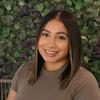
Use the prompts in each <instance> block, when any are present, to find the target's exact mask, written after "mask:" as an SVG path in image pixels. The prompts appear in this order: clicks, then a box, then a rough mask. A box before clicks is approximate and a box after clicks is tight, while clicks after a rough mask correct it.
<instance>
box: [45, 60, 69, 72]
mask: <svg viewBox="0 0 100 100" xmlns="http://www.w3.org/2000/svg"><path fill="white" fill-rule="evenodd" d="M65 63H66V64H68V61H63V62H57V63H56V62H55V63H48V62H45V63H44V67H45V68H46V70H48V71H55V70H57V69H59V68H61V67H62V66H63V65H64V64H65Z"/></svg>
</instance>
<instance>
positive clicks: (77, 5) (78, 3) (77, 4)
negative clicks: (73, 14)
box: [75, 1, 82, 10]
mask: <svg viewBox="0 0 100 100" xmlns="http://www.w3.org/2000/svg"><path fill="white" fill-rule="evenodd" d="M75 8H76V10H80V9H81V8H82V1H80V2H76V3H75Z"/></svg>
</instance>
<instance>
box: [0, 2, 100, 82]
mask: <svg viewBox="0 0 100 100" xmlns="http://www.w3.org/2000/svg"><path fill="white" fill-rule="evenodd" d="M57 8H59V9H62V8H64V9H66V10H68V11H70V12H72V13H73V14H75V16H76V17H77V21H78V24H79V27H80V31H81V38H82V46H83V59H84V62H83V65H84V66H85V67H86V68H87V69H89V70H90V71H91V72H92V73H93V74H94V75H95V77H96V79H97V80H98V82H99V84H100V1H99V0H0V78H4V79H7V78H12V77H13V75H14V73H15V71H16V70H17V68H18V67H20V66H21V64H23V63H25V62H27V61H28V60H32V56H33V54H34V44H35V35H36V30H37V29H38V25H39V22H40V19H41V18H42V17H43V16H44V15H46V14H47V13H48V12H49V11H50V10H52V9H57Z"/></svg>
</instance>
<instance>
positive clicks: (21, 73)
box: [7, 10, 100, 100]
mask: <svg viewBox="0 0 100 100" xmlns="http://www.w3.org/2000/svg"><path fill="white" fill-rule="evenodd" d="M37 33H38V34H37V41H36V49H35V57H34V61H30V62H28V63H26V64H24V65H22V66H21V67H20V68H19V69H18V71H17V72H16V74H15V76H14V79H13V81H12V84H11V89H10V92H9V95H8V99H7V100H100V91H99V87H98V84H97V81H96V79H95V78H94V76H93V75H92V74H91V73H90V72H89V71H87V70H86V69H84V68H82V67H81V66H80V64H81V38H80V31H79V28H78V25H77V22H76V19H75V16H74V15H72V14H71V13H69V12H67V11H64V10H54V11H51V12H49V13H48V14H47V15H46V16H45V17H44V18H43V20H42V21H41V24H40V27H39V30H38V32H37Z"/></svg>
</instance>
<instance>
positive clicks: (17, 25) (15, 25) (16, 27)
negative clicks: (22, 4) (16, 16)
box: [14, 22, 20, 30]
mask: <svg viewBox="0 0 100 100" xmlns="http://www.w3.org/2000/svg"><path fill="white" fill-rule="evenodd" d="M14 28H15V29H16V30H18V29H20V23H19V22H17V23H15V24H14Z"/></svg>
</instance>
